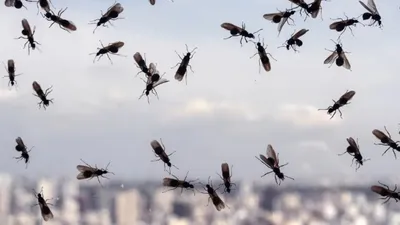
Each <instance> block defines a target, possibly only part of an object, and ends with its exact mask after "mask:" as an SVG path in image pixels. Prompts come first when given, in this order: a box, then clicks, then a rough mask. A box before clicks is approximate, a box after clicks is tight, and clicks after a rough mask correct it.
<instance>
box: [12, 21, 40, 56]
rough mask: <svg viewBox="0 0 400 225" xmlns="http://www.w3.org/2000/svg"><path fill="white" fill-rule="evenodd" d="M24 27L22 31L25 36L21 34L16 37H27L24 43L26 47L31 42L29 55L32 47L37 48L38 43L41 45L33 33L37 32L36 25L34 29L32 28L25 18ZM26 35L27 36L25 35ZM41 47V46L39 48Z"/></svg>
mask: <svg viewBox="0 0 400 225" xmlns="http://www.w3.org/2000/svg"><path fill="white" fill-rule="evenodd" d="M21 23H22V28H23V30H22V31H21V33H22V35H23V36H20V37H18V38H16V39H26V40H27V41H26V42H25V44H24V48H25V47H26V45H27V44H28V43H29V45H28V55H29V54H30V49H31V48H32V50H35V49H36V44H38V45H40V44H39V42H37V41H35V39H34V37H33V35H34V34H35V30H36V29H35V27H33V31H32V30H31V26H30V25H29V23H28V20H26V19H23V20H22V22H21ZM24 36H26V37H24ZM38 49H39V48H38Z"/></svg>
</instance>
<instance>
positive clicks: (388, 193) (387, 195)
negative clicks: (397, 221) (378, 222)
mask: <svg viewBox="0 0 400 225" xmlns="http://www.w3.org/2000/svg"><path fill="white" fill-rule="evenodd" d="M378 183H379V184H380V185H383V186H384V187H382V186H378V185H372V186H371V191H373V192H375V193H377V194H379V195H380V196H382V197H383V198H381V199H384V200H386V201H384V202H383V203H382V204H385V203H387V202H388V201H389V200H390V199H391V198H393V199H394V200H395V201H396V202H398V200H400V195H399V192H396V190H397V185H395V186H394V190H390V188H389V186H387V185H386V184H383V183H381V182H379V181H378Z"/></svg>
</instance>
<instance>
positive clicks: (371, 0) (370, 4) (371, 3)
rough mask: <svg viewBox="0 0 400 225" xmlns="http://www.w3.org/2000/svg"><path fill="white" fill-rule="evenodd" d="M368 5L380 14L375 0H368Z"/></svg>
mask: <svg viewBox="0 0 400 225" xmlns="http://www.w3.org/2000/svg"><path fill="white" fill-rule="evenodd" d="M367 4H368V6H369V8H371V9H372V11H374V12H375V13H376V14H379V12H378V9H377V8H376V5H375V2H374V0H368V3H367Z"/></svg>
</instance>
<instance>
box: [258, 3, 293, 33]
mask: <svg viewBox="0 0 400 225" xmlns="http://www.w3.org/2000/svg"><path fill="white" fill-rule="evenodd" d="M295 13H296V11H294V10H291V9H289V10H286V11H284V12H279V13H268V14H264V15H263V17H264V19H266V20H269V21H272V22H273V23H278V24H279V25H278V36H279V34H280V33H281V31H282V27H283V25H285V24H286V23H287V24H289V21H288V20H289V19H290V20H291V21H292V23H293V24H294V20H293V19H292V18H290V17H291V16H292V15H294V14H295ZM289 25H291V24H289Z"/></svg>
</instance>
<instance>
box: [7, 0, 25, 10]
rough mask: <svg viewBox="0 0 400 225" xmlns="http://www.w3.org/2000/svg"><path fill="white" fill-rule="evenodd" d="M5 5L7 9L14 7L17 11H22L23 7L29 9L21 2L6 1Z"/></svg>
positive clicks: (17, 0) (14, 0) (15, 0)
mask: <svg viewBox="0 0 400 225" xmlns="http://www.w3.org/2000/svg"><path fill="white" fill-rule="evenodd" d="M4 5H5V6H7V7H14V8H16V9H20V8H22V7H24V8H25V9H27V8H26V7H25V6H24V4H23V3H22V1H21V0H6V1H5V2H4Z"/></svg>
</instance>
